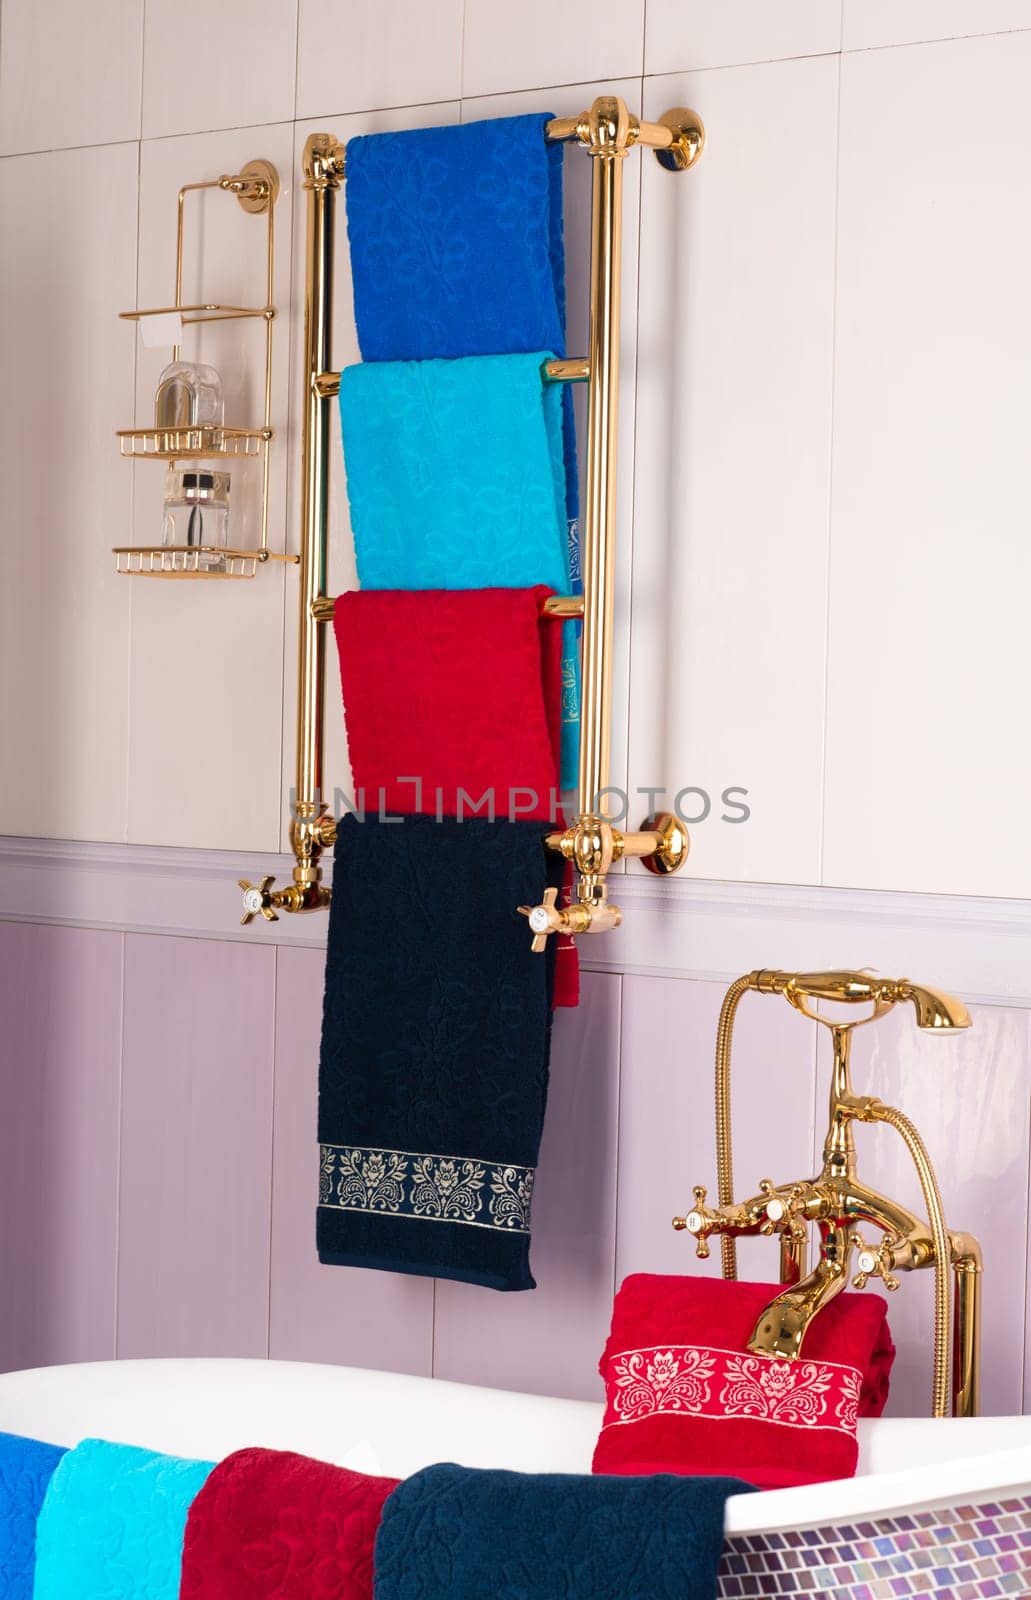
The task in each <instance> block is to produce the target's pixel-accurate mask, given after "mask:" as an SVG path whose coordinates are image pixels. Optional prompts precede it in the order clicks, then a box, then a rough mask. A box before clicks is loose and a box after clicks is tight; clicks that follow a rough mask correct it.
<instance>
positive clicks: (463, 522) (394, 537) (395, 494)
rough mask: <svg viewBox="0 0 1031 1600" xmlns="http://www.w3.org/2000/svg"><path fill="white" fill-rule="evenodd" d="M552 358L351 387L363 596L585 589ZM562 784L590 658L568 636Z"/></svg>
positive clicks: (382, 372)
mask: <svg viewBox="0 0 1031 1600" xmlns="http://www.w3.org/2000/svg"><path fill="white" fill-rule="evenodd" d="M549 359H550V352H549V351H547V350H542V351H536V352H534V353H533V354H530V355H522V354H521V355H504V356H467V357H461V358H459V359H457V360H451V361H374V362H368V361H367V362H364V363H362V364H361V365H360V366H353V367H348V368H346V369H345V371H344V372H343V373H342V374H341V379H340V422H341V428H342V431H343V440H344V458H345V462H346V466H347V495H348V500H349V502H350V507H351V528H352V531H353V534H354V544H355V555H356V559H357V565H358V580H359V582H360V583H361V586H362V588H363V589H490V588H493V589H524V588H532V587H533V586H535V585H536V584H547V585H548V587H549V588H552V589H554V590H555V591H556V592H557V593H559V594H569V593H571V592H572V580H571V575H570V571H569V542H568V538H567V529H566V477H565V467H564V463H563V424H562V393H561V388H562V386H561V385H559V384H549V383H545V382H544V380H543V378H542V376H541V368H542V366H543V364H544V362H545V361H547V360H549ZM563 641H564V648H563V666H562V679H563V707H562V785H563V787H564V788H568V787H572V786H573V785H574V784H575V783H576V752H577V731H578V717H579V656H578V650H577V643H576V630H575V625H573V624H565V625H564V634H563Z"/></svg>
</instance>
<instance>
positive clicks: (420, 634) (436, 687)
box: [333, 587, 562, 826]
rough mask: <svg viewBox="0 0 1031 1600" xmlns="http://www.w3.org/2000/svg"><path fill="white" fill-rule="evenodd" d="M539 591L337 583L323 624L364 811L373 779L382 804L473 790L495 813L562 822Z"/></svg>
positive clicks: (438, 806) (372, 803) (456, 799)
mask: <svg viewBox="0 0 1031 1600" xmlns="http://www.w3.org/2000/svg"><path fill="white" fill-rule="evenodd" d="M550 593H551V590H550V589H545V588H540V587H538V588H535V589H456V590H442V589H425V590H419V591H415V592H412V593H409V592H407V591H404V592H402V591H400V590H383V589H380V590H377V589H364V590H355V591H352V592H351V593H348V594H343V595H341V596H340V598H339V599H338V600H337V602H336V605H335V607H334V613H333V626H334V630H335V632H336V639H337V649H338V652H339V656H340V679H341V684H342V687H343V692H344V719H345V721H346V723H347V743H348V748H349V750H350V755H351V774H352V777H353V779H354V787H355V791H356V802H357V803H359V804H360V801H359V800H358V795H357V791H361V790H364V792H365V805H366V807H367V808H368V809H369V810H371V811H375V810H376V809H377V808H378V806H379V804H380V791H381V790H382V791H383V796H382V798H383V805H384V808H385V809H386V810H387V811H388V812H401V813H405V814H409V813H413V812H421V813H422V814H423V815H424V816H432V815H434V813H437V814H439V815H442V816H445V817H455V816H462V815H464V816H472V815H473V814H474V810H473V808H474V807H475V806H476V805H477V802H479V801H481V799H482V798H483V797H484V796H485V795H486V796H489V797H492V802H493V807H494V815H495V816H496V817H498V818H503V817H511V818H512V819H513V820H516V821H520V820H521V821H527V820H533V819H539V820H540V821H542V822H546V823H550V824H551V825H552V826H561V818H560V815H559V812H558V781H559V771H558V756H559V727H560V719H561V715H562V628H561V625H560V624H559V623H558V622H556V621H555V620H554V619H553V618H551V617H542V616H541V614H540V603H541V601H542V600H543V599H544V598H545V597H546V596H547V595H548V594H550ZM402 780H403V781H402ZM415 780H418V782H416V781H415ZM460 791H464V794H463V793H461V792H460ZM488 803H490V802H489V801H484V803H483V805H482V807H481V809H480V811H479V815H481V816H486V815H488V814H489V813H488V810H487V805H488Z"/></svg>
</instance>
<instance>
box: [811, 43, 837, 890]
mask: <svg viewBox="0 0 1031 1600" xmlns="http://www.w3.org/2000/svg"><path fill="white" fill-rule="evenodd" d="M842 78H843V66H842V58H841V56H840V55H839V56H838V82H837V105H836V121H835V150H834V239H833V254H832V264H831V348H830V394H829V405H828V413H827V512H826V517H827V523H826V526H827V542H826V546H825V549H826V558H827V567H826V573H825V576H824V612H823V727H822V730H821V736H820V829H819V842H818V852H819V860H818V867H817V871H818V876H819V882H820V883H821V884H823V883H824V882H825V880H826V868H827V793H828V760H827V748H828V742H829V738H830V702H831V693H830V674H831V609H832V605H833V571H834V568H833V552H834V442H835V427H834V424H835V403H836V400H837V387H838V383H837V380H838V370H837V356H838V348H837V345H838V287H839V285H838V241H839V234H840V228H841V102H842Z"/></svg>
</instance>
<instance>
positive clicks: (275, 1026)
mask: <svg viewBox="0 0 1031 1600" xmlns="http://www.w3.org/2000/svg"><path fill="white" fill-rule="evenodd" d="M271 1038H272V1104H271V1106H270V1108H269V1153H268V1171H269V1184H268V1271H267V1273H266V1280H265V1282H266V1296H265V1360H266V1361H270V1360H271V1359H272V1248H273V1233H274V1226H275V1213H276V1099H277V1094H276V1091H277V1089H278V1087H279V1083H278V1080H279V946H278V945H275V944H274V945H273V946H272V1030H271Z"/></svg>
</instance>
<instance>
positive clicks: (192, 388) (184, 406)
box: [154, 361, 225, 429]
mask: <svg viewBox="0 0 1031 1600" xmlns="http://www.w3.org/2000/svg"><path fill="white" fill-rule="evenodd" d="M224 422H225V401H224V399H223V395H222V379H221V378H220V377H219V375H218V373H217V372H216V371H215V368H214V367H208V366H205V365H203V363H202V362H199V361H173V362H172V363H171V365H170V366H167V367H166V368H165V370H164V372H163V373H162V374H161V377H160V378H159V379H158V386H157V394H156V395H155V397H154V425H155V427H158V428H165V429H175V428H220V427H221V426H222V424H223V423H224Z"/></svg>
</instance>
